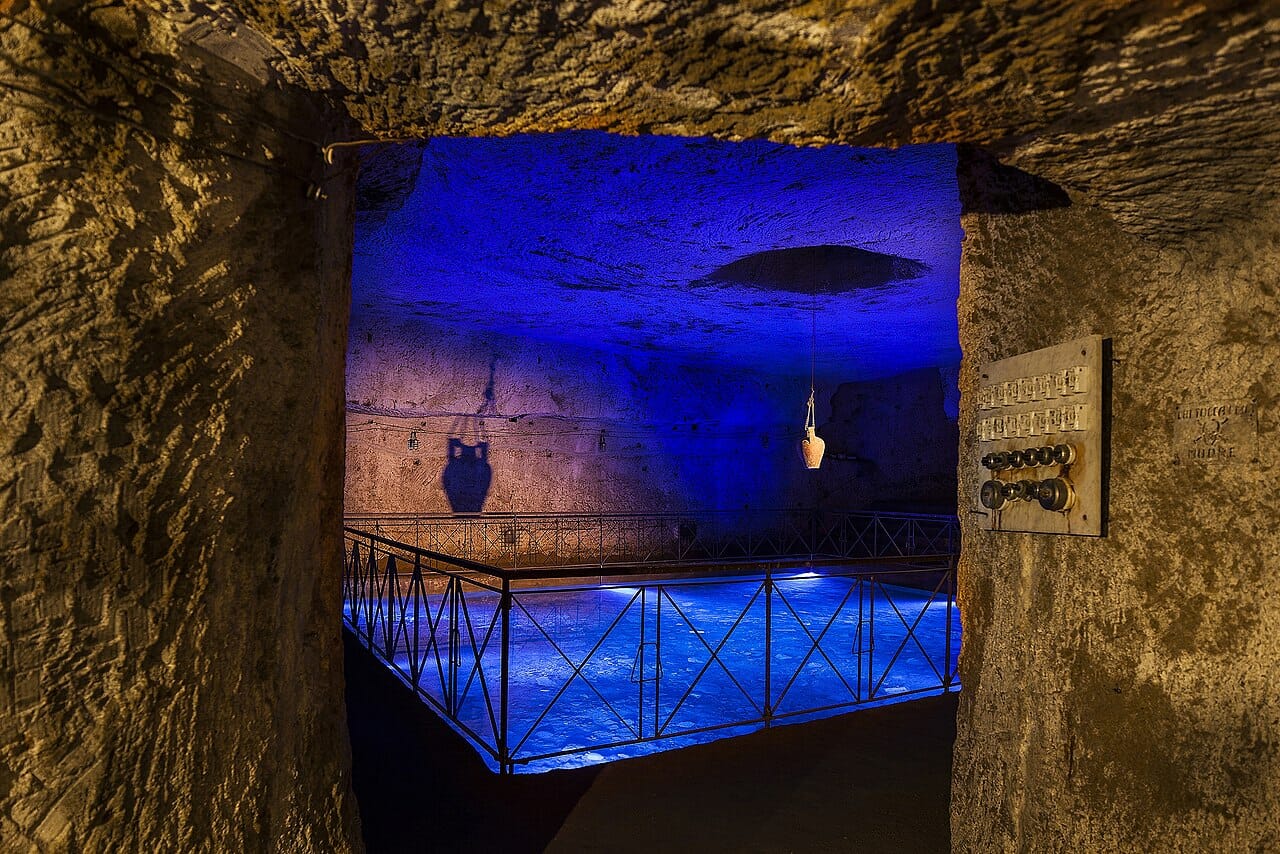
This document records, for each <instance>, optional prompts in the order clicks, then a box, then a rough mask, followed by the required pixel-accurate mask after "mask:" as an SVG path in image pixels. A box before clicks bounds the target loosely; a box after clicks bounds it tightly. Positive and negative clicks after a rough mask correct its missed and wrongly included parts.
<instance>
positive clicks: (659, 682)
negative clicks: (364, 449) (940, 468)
mask: <svg viewBox="0 0 1280 854" xmlns="http://www.w3.org/2000/svg"><path fill="white" fill-rule="evenodd" d="M520 518H521V519H527V518H529V517H527V516H525V517H520ZM597 518H598V517H597ZM952 522H954V520H952ZM419 530H422V529H421V528H420V529H419ZM853 530H854V531H856V532H861V536H860V541H861V542H863V544H864V546H865V551H866V552H867V553H866V554H864V555H863V556H864V557H866V558H868V559H879V558H882V557H884V556H885V555H881V554H875V553H872V552H873V551H874V550H876V549H879V548H885V547H886V543H888V542H892V543H896V544H897V545H896V546H894V549H893V550H892V551H891V552H889V555H891V556H896V557H901V558H908V557H910V558H915V559H913V560H910V561H902V562H899V563H895V564H892V565H887V566H886V565H883V564H882V565H876V566H849V565H845V566H826V567H820V568H819V569H818V571H813V572H798V571H797V570H795V569H794V568H789V569H775V568H765V569H764V570H763V571H756V572H752V573H749V574H741V573H739V574H727V573H726V574H718V575H706V574H703V575H697V576H685V577H674V578H673V577H669V576H667V577H663V578H660V579H656V578H651V579H644V580H634V579H631V578H627V579H619V580H616V581H612V582H607V583H587V582H585V581H584V580H583V575H584V573H582V572H575V571H574V570H572V569H564V568H562V569H560V570H558V571H556V572H555V573H554V575H555V576H556V579H557V581H558V582H559V583H557V584H556V586H549V585H548V583H547V578H548V572H547V570H546V569H544V568H539V567H520V568H512V567H500V566H496V565H492V564H485V563H481V562H478V561H475V560H471V559H468V558H463V557H454V556H451V555H448V554H445V553H443V552H440V551H436V550H432V549H426V548H422V547H419V546H415V545H411V544H408V543H402V542H398V541H397V540H396V539H394V538H392V537H389V536H386V535H385V534H379V533H375V532H372V531H366V530H360V529H357V528H353V527H347V528H346V529H345V542H346V559H345V566H344V574H343V593H344V600H345V619H346V622H347V624H348V626H349V628H350V629H351V631H353V632H354V633H355V634H356V635H357V637H359V638H360V640H361V641H362V642H363V643H364V644H365V645H366V646H367V647H368V648H369V649H370V650H371V651H372V652H374V653H375V654H376V655H377V656H379V657H380V658H382V659H383V660H384V661H385V662H386V663H387V664H388V665H389V666H390V667H391V668H392V669H393V670H394V671H395V672H396V673H398V674H399V675H400V677H401V678H402V679H403V680H404V681H405V682H406V684H408V685H409V686H410V687H411V688H412V689H413V690H414V691H415V692H416V693H417V694H418V696H419V697H421V698H422V699H423V700H424V701H425V702H427V703H428V704H429V705H430V706H432V707H433V708H434V709H435V710H436V711H437V712H438V713H439V714H440V715H441V716H443V717H444V718H445V719H446V720H447V721H449V722H450V723H451V724H452V725H453V726H454V727H455V728H456V729H457V730H458V731H459V732H460V733H462V735H464V736H465V737H466V738H467V739H468V740H469V741H470V742H471V743H472V744H474V745H475V746H476V747H477V748H479V749H480V750H481V752H482V753H483V754H485V755H486V756H487V757H488V758H489V759H490V760H491V762H492V765H493V766H494V767H496V768H497V769H499V770H500V771H502V772H503V773H511V772H513V771H514V770H515V769H516V768H517V766H519V767H523V768H537V767H545V766H546V765H548V764H550V765H555V764H556V763H557V761H560V760H562V759H563V758H564V757H567V756H570V755H571V754H582V753H587V752H591V751H599V750H606V749H608V750H611V751H613V752H614V754H615V755H626V752H627V750H628V749H629V748H632V747H633V746H643V745H646V744H648V743H650V742H653V741H655V740H662V739H670V740H672V741H673V742H675V743H683V742H690V741H699V740H706V735H707V733H710V732H712V731H716V730H725V731H728V732H738V731H743V732H745V731H749V730H752V729H758V728H760V727H762V726H769V725H771V724H773V723H775V722H778V721H783V720H794V719H804V718H806V717H816V716H821V715H823V714H829V713H833V712H835V711H837V710H841V709H847V708H853V707H856V706H861V705H867V704H876V703H881V702H886V701H889V700H894V699H900V698H904V697H909V696H913V695H919V694H923V693H937V692H940V691H946V690H952V689H953V688H955V687H956V685H957V683H956V672H955V656H956V653H957V652H958V650H959V644H958V630H959V621H958V619H957V618H956V616H955V614H954V610H955V605H954V601H955V600H954V590H955V552H954V551H953V552H951V553H950V554H941V553H937V552H935V551H933V549H935V548H936V547H937V544H938V543H939V542H950V543H953V544H958V539H947V540H941V541H940V540H939V539H938V538H937V536H933V537H932V538H931V537H929V536H926V535H925V534H922V532H921V531H919V530H917V531H916V533H915V534H914V535H913V536H916V537H917V539H915V540H914V547H915V549H916V550H917V551H918V552H919V554H916V555H909V554H902V553H901V552H902V551H903V550H904V549H905V544H906V538H907V536H908V535H907V534H906V533H905V532H903V530H902V529H900V528H899V525H898V521H896V520H889V521H888V522H887V525H886V527H885V528H884V529H883V531H882V532H881V534H878V535H875V536H872V538H871V539H870V540H868V539H867V537H866V534H867V533H869V532H870V531H872V530H875V529H874V528H872V529H868V528H866V527H865V526H863V525H861V524H860V523H859V524H858V525H857V526H855V528H854V529H853ZM936 533H937V532H936V531H935V532H934V534H935V535H936ZM845 536H847V532H846V533H841V532H839V531H831V532H827V533H825V534H824V535H823V540H822V541H823V542H827V541H830V540H832V539H834V540H836V541H839V542H845V540H842V539H841V538H842V537H845ZM847 551H848V550H846V552H847ZM775 556H776V555H775ZM709 603H712V604H713V605H714V607H711V606H710V605H709ZM673 746H674V745H673ZM641 752H642V751H641Z"/></svg>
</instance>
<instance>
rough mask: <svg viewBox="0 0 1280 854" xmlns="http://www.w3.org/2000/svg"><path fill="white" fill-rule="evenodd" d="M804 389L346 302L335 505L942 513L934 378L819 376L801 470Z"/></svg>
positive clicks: (949, 453) (779, 380) (946, 459)
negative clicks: (384, 314) (386, 313)
mask: <svg viewBox="0 0 1280 854" xmlns="http://www.w3.org/2000/svg"><path fill="white" fill-rule="evenodd" d="M807 383H808V377H800V376H792V377H776V376H768V375H764V374H753V373H751V372H747V371H729V370H727V369H724V368H722V367H719V366H714V365H692V364H689V363H687V362H683V361H680V360H678V359H675V358H670V357H663V356H660V355H654V354H649V353H642V352H640V351H637V352H634V353H630V354H627V353H623V352H616V351H615V352H604V351H591V350H585V349H582V348H577V347H572V346H566V345H564V344H559V343H556V342H545V341H537V340H534V339H531V338H513V337H506V336H501V335H498V334H490V335H482V334H477V333H467V332H465V331H463V330H461V329H459V328H442V327H437V326H433V325H430V324H423V323H418V322H414V321H413V320H412V319H405V320H402V321H401V322H399V323H395V324H390V323H387V322H386V321H385V320H383V319H382V318H381V316H380V315H379V316H371V317H364V316H362V314H361V312H360V310H358V309H357V311H356V313H355V314H354V316H353V325H352V329H351V339H350V345H349V350H348V356H347V474H346V509H347V512H348V513H361V512H425V513H448V512H481V511H486V512H557V511H559V512H567V511H578V512H598V511H606V512H610V511H616V512H622V511H633V512H663V511H678V510H742V509H752V508H754V509H783V508H794V507H814V506H822V507H828V508H833V509H856V508H862V507H867V506H881V507H888V508H892V509H907V508H910V509H939V505H941V506H942V510H943V512H945V511H946V509H947V502H948V501H949V500H953V497H954V495H955V450H954V448H955V424H954V421H951V420H950V419H948V418H947V417H946V415H945V414H944V412H943V391H942V381H941V379H940V377H939V374H938V372H937V371H918V372H913V373H911V374H906V375H903V376H901V377H895V378H892V379H888V380H876V381H869V382H861V383H844V384H837V383H835V382H827V381H824V382H822V383H820V386H821V390H825V391H826V393H825V394H820V395H819V397H820V400H819V404H818V423H819V434H820V435H822V436H823V437H824V438H825V439H826V440H827V443H828V454H829V457H828V459H826V460H825V461H824V463H823V467H822V468H821V469H820V470H818V471H816V472H811V471H807V470H805V468H804V466H803V463H802V462H801V460H800V455H799V452H798V450H797V442H798V439H799V436H800V434H801V432H802V431H801V426H802V424H803V420H804V403H805V399H806V398H807V392H808V388H807ZM833 390H834V391H833ZM411 437H412V444H413V445H414V446H415V447H410V444H411Z"/></svg>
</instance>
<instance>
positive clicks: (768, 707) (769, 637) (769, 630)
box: [764, 570, 773, 727]
mask: <svg viewBox="0 0 1280 854" xmlns="http://www.w3.org/2000/svg"><path fill="white" fill-rule="evenodd" d="M772 723H773V573H772V572H771V571H769V570H765V573H764V725H765V726H766V727H768V726H770V725H771V724H772Z"/></svg>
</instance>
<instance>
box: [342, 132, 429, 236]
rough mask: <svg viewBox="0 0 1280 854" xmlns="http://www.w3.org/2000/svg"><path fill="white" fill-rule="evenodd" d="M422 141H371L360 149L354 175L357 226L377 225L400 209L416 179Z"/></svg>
mask: <svg viewBox="0 0 1280 854" xmlns="http://www.w3.org/2000/svg"><path fill="white" fill-rule="evenodd" d="M422 149H423V144H422V143H410V144H395V145H371V146H368V147H366V148H364V149H363V150H361V152H360V175H359V177H358V178H357V179H356V219H357V225H358V226H360V227H371V226H377V225H380V224H381V223H382V222H384V221H385V220H386V218H387V214H389V213H392V212H394V211H398V210H400V208H402V207H403V206H404V203H405V202H406V201H408V199H409V196H411V195H412V194H413V188H414V187H415V186H416V185H417V183H418V172H419V171H420V169H421V166H422Z"/></svg>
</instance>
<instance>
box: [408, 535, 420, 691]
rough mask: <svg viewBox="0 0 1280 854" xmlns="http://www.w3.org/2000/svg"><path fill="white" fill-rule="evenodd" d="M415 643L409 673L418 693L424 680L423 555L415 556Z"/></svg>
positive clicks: (410, 653) (412, 583) (410, 656)
mask: <svg viewBox="0 0 1280 854" xmlns="http://www.w3.org/2000/svg"><path fill="white" fill-rule="evenodd" d="M410 585H411V587H412V589H413V643H412V645H411V646H410V648H409V673H410V675H411V676H412V678H413V687H414V690H415V691H416V690H417V688H418V683H419V682H420V681H421V679H422V630H421V628H420V626H421V625H422V593H423V587H422V555H420V554H415V555H414V556H413V580H412V581H411V582H410Z"/></svg>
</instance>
